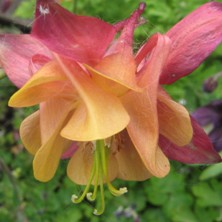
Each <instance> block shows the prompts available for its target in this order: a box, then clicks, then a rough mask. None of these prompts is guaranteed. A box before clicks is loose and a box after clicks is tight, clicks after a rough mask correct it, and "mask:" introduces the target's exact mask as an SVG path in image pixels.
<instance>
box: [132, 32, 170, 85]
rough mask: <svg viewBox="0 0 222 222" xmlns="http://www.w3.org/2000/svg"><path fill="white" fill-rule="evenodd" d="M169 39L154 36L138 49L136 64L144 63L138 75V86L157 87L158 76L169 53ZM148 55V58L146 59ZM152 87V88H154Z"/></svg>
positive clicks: (157, 35) (158, 35)
mask: <svg viewBox="0 0 222 222" xmlns="http://www.w3.org/2000/svg"><path fill="white" fill-rule="evenodd" d="M170 43H171V42H170V39H169V38H168V37H167V36H164V35H160V34H155V35H154V36H152V37H151V39H149V41H148V42H147V43H146V44H145V45H144V46H143V47H142V48H141V49H140V51H139V52H138V54H137V56H136V61H137V62H138V63H140V62H141V60H142V59H144V60H143V61H142V63H145V64H144V65H143V67H142V68H141V70H140V71H139V73H138V85H139V86H140V87H150V85H153V84H154V86H155V85H157V82H159V77H160V74H161V73H162V69H163V67H164V64H165V61H166V59H167V57H168V55H169V51H170V45H171V44H170ZM147 55H148V58H146V57H147ZM154 86H152V87H154Z"/></svg>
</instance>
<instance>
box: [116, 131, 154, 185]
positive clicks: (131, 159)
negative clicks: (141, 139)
mask: <svg viewBox="0 0 222 222" xmlns="http://www.w3.org/2000/svg"><path fill="white" fill-rule="evenodd" d="M117 143H118V144H117V146H118V147H117V150H116V152H115V151H114V155H115V158H116V160H117V162H118V176H117V177H118V178H120V179H123V180H134V181H143V180H146V179H148V178H149V177H151V176H152V174H151V173H150V172H149V171H148V170H147V168H146V167H145V165H144V163H143V162H142V159H141V158H140V156H139V154H138V152H137V150H136V148H135V147H134V145H133V144H132V142H131V140H130V137H129V135H128V133H127V131H125V130H124V131H123V132H121V133H120V135H118V142H117Z"/></svg>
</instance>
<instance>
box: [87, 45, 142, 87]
mask: <svg viewBox="0 0 222 222" xmlns="http://www.w3.org/2000/svg"><path fill="white" fill-rule="evenodd" d="M85 67H86V68H87V69H88V70H89V71H90V72H92V74H94V75H95V77H94V78H96V75H99V76H103V77H105V78H107V79H111V80H113V81H115V82H117V83H119V84H120V85H122V86H124V88H125V91H126V90H127V89H128V88H129V89H132V90H135V91H141V89H140V88H139V87H138V86H137V82H136V64H135V61H134V58H133V55H132V52H131V47H127V46H126V48H125V49H124V50H123V51H122V52H119V53H115V54H111V55H108V56H106V57H105V58H103V60H102V61H101V62H100V63H99V64H98V65H96V66H95V67H94V68H92V67H90V66H87V65H85Z"/></svg>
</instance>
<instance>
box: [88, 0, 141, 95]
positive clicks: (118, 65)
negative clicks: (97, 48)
mask: <svg viewBox="0 0 222 222" xmlns="http://www.w3.org/2000/svg"><path fill="white" fill-rule="evenodd" d="M144 9H145V3H141V4H140V5H139V7H138V9H137V10H135V11H134V13H133V14H132V15H131V16H130V18H128V19H127V20H125V21H124V25H123V27H122V28H123V29H122V31H121V34H120V37H119V38H118V39H117V40H115V41H114V42H113V44H112V46H111V47H110V48H109V50H108V51H107V53H106V56H105V57H104V58H103V59H102V60H101V61H100V62H99V63H98V64H97V65H96V66H95V67H93V68H92V67H89V66H86V68H88V69H89V70H90V71H91V72H92V73H93V74H95V75H102V76H104V77H106V78H108V79H111V80H113V81H116V82H117V83H120V84H121V85H123V86H125V87H126V88H125V91H127V90H128V89H127V88H130V89H132V90H136V91H139V90H140V88H139V87H138V86H137V82H136V71H137V70H136V69H137V67H136V63H135V60H134V55H133V48H132V45H133V33H134V29H135V28H136V25H137V24H138V23H139V19H140V15H141V14H142V12H143V11H144ZM95 79H98V78H96V76H95ZM101 80H102V79H101V78H99V79H98V82H101ZM103 83H104V81H103V82H102V84H103ZM107 84H108V83H107ZM121 87H122V86H120V88H121ZM116 88H117V87H116ZM116 88H115V90H116ZM118 91H121V89H119V90H118Z"/></svg>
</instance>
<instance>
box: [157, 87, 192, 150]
mask: <svg viewBox="0 0 222 222" xmlns="http://www.w3.org/2000/svg"><path fill="white" fill-rule="evenodd" d="M157 109H158V120H159V132H160V134H162V135H164V137H166V138H167V139H169V140H170V141H171V142H172V143H174V144H176V145H178V146H184V145H186V144H188V143H189V142H190V141H191V139H192V137H193V128H192V125H191V120H190V115H189V113H188V111H187V110H186V109H185V108H184V107H183V106H182V105H180V104H179V103H176V102H174V101H173V100H172V99H171V98H170V97H169V96H168V95H167V94H166V92H164V91H163V90H159V93H158V103H157Z"/></svg>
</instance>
